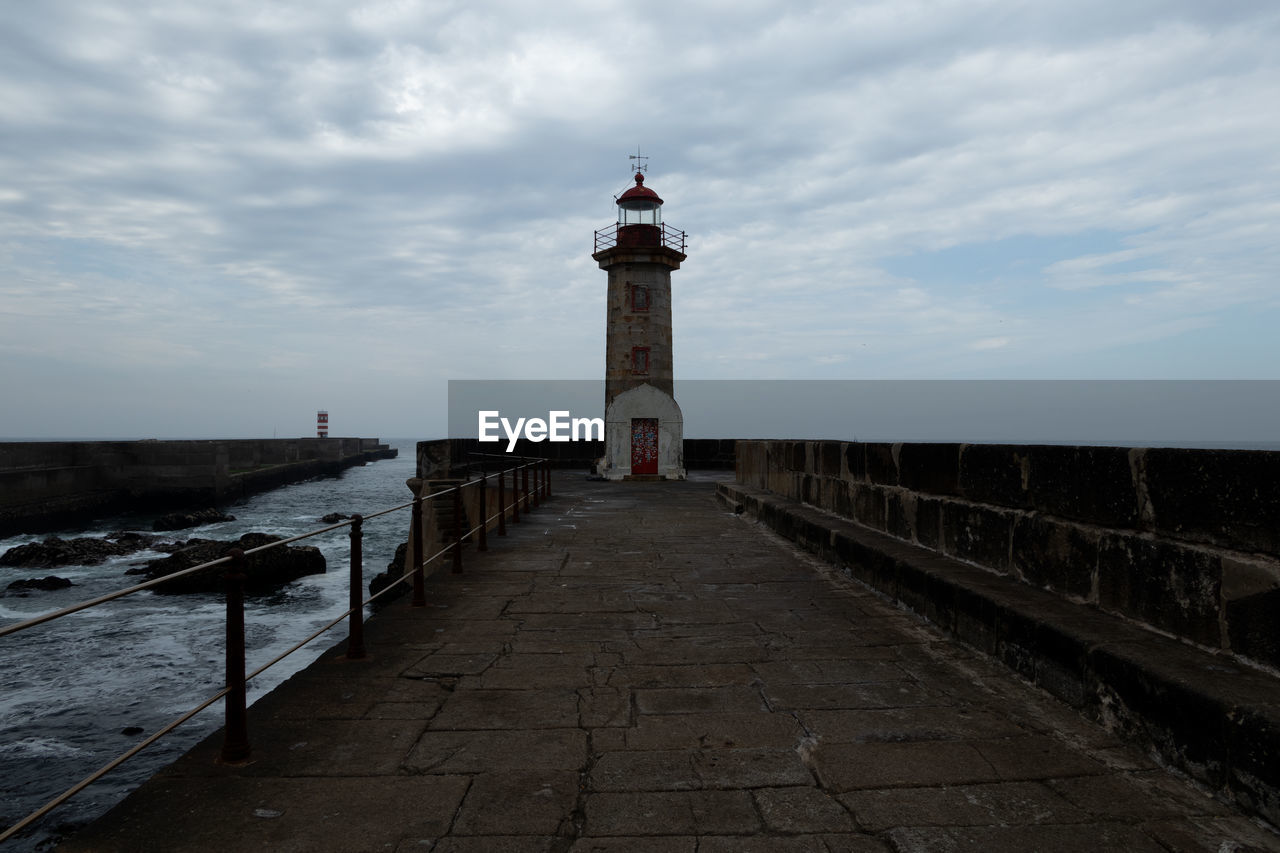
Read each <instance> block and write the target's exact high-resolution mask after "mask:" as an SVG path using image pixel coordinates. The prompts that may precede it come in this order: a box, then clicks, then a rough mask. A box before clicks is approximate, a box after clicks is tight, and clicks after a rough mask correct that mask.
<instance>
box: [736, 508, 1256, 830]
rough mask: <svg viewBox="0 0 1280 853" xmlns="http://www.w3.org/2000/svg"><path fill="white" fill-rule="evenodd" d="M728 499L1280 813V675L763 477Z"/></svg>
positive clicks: (1220, 788)
mask: <svg viewBox="0 0 1280 853" xmlns="http://www.w3.org/2000/svg"><path fill="white" fill-rule="evenodd" d="M717 494H718V496H719V498H720V499H721V500H722V501H724V502H725V503H727V504H728V505H730V506H732V507H733V508H734V509H735V510H737V511H742V512H745V513H747V514H748V515H749V516H750V517H752V518H754V519H756V520H758V521H760V522H761V523H763V524H765V525H767V526H768V527H770V528H772V529H773V530H775V531H776V532H777V533H778V534H780V535H782V536H783V537H785V538H786V539H789V540H791V541H793V542H794V543H795V544H796V545H798V546H799V547H801V548H803V549H805V550H807V551H809V552H811V553H814V554H816V555H818V556H820V557H823V558H825V559H827V560H830V561H832V562H834V563H836V564H837V565H838V566H839V567H840V568H841V569H842V570H844V571H845V572H847V573H848V574H849V575H850V576H852V577H853V578H855V579H857V580H859V581H861V582H863V583H865V584H867V585H868V586H870V587H872V588H873V589H875V590H877V591H879V592H880V593H882V594H884V595H885V596H887V597H888V598H890V599H892V600H894V601H896V602H897V603H898V604H899V605H901V606H903V607H905V608H907V609H909V610H911V611H913V612H914V613H916V614H918V615H919V616H921V617H922V618H924V619H925V620H927V621H928V622H930V623H932V624H934V625H936V626H937V627H938V628H940V629H942V630H944V631H946V632H947V633H948V634H950V635H951V636H954V637H955V638H957V639H958V640H960V641H961V642H964V643H966V644H967V645H969V646H971V647H973V648H976V649H978V650H979V651H982V652H984V653H985V654H987V655H989V656H991V657H993V658H995V659H996V660H999V661H1000V662H1002V663H1003V664H1005V665H1007V666H1008V667H1010V668H1011V669H1013V670H1014V671H1015V672H1017V673H1018V674H1019V675H1020V676H1022V677H1023V678H1025V679H1026V680H1028V681H1030V682H1032V683H1034V684H1035V685H1037V686H1039V687H1040V688H1042V689H1044V690H1045V691H1047V692H1049V693H1050V694H1052V695H1053V696H1055V697H1057V698H1058V699H1060V700H1062V701H1063V702H1065V703H1067V704H1068V705H1070V706H1072V707H1073V708H1075V709H1077V710H1078V711H1079V712H1081V713H1082V714H1084V715H1085V716H1087V717H1089V718H1090V719H1093V720H1095V721H1097V722H1099V723H1101V724H1102V725H1104V726H1105V727H1106V728H1107V729H1109V730H1111V731H1113V732H1115V733H1116V734H1118V735H1120V736H1122V737H1124V738H1125V739H1127V740H1129V741H1131V742H1134V743H1136V744H1138V745H1139V746H1141V747H1142V748H1144V749H1145V750H1147V751H1148V752H1149V753H1151V754H1152V755H1154V756H1155V757H1156V758H1158V760H1160V761H1163V762H1164V763H1166V764H1167V765H1169V766H1171V767H1174V768H1177V769H1178V770H1180V771H1182V772H1184V773H1186V774H1188V775H1189V776H1191V777H1192V778H1194V779H1196V780H1197V781H1199V782H1201V783H1202V784H1204V785H1206V786H1208V787H1209V788H1210V789H1212V790H1213V791H1214V792H1215V793H1216V794H1217V795H1218V796H1219V797H1221V798H1223V799H1226V800H1228V801H1232V802H1234V803H1236V804H1237V805H1238V806H1239V807H1240V808H1242V809H1244V810H1245V811H1247V812H1249V813H1250V814H1253V815H1256V816H1258V817H1260V818H1262V819H1264V820H1266V821H1269V822H1270V823H1272V824H1273V825H1280V761H1277V756H1280V680H1277V679H1276V678H1275V677H1274V676H1272V675H1269V674H1268V673H1265V672H1262V671H1258V670H1252V669H1248V668H1245V667H1243V666H1242V665H1240V664H1239V663H1238V662H1236V661H1234V660H1231V659H1229V658H1227V657H1225V656H1221V655H1215V654H1212V653H1211V652H1209V651H1206V650H1203V649H1200V648H1197V647H1195V646H1192V645H1190V644H1189V643H1185V642H1181V641H1179V640H1176V639H1173V638H1171V637H1166V636H1162V635H1160V634H1158V633H1156V632H1154V631H1152V630H1150V629H1147V628H1143V627H1139V626H1138V625H1135V624H1133V623H1131V622H1129V621H1126V620H1125V619H1123V618H1122V617H1119V616H1113V615H1110V614H1108V613H1105V612H1103V611H1101V610H1098V609H1096V608H1093V607H1090V606H1088V605H1083V604H1076V603H1073V602H1071V601H1069V600H1066V599H1064V598H1062V597H1061V596H1058V595H1055V594H1053V593H1050V592H1046V591H1043V590H1039V589H1036V588H1034V587H1031V586H1028V585H1027V584H1025V583H1022V582H1021V581H1018V580H1017V579H1015V578H1012V577H1006V576H1001V575H999V574H996V573H995V572H993V571H990V570H987V569H982V568H978V567H975V566H971V565H968V564H965V563H962V562H960V561H959V560H956V559H953V558H950V557H947V556H944V555H941V554H938V553H936V552H933V551H929V550H926V549H924V548H921V547H919V546H916V545H912V544H909V543H906V542H903V541H902V540H900V539H895V538H892V537H890V536H888V535H886V534H883V533H880V532H878V531H875V530H872V529H870V528H867V527H864V526H862V525H859V524H856V523H854V522H851V521H849V520H847V519H843V518H840V517H838V516H834V515H831V514H829V513H827V512H824V511H822V510H819V509H816V508H813V507H810V506H805V505H803V504H800V503H799V502H797V501H794V500H790V499H788V498H783V497H780V496H778V495H775V494H773V493H771V492H768V491H765V490H763V489H758V488H753V487H749V486H744V485H741V484H737V483H720V484H719V485H718V487H717Z"/></svg>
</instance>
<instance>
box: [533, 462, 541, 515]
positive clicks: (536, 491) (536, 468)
mask: <svg viewBox="0 0 1280 853" xmlns="http://www.w3.org/2000/svg"><path fill="white" fill-rule="evenodd" d="M533 505H534V506H535V507H539V506H542V465H541V463H538V462H535V463H533Z"/></svg>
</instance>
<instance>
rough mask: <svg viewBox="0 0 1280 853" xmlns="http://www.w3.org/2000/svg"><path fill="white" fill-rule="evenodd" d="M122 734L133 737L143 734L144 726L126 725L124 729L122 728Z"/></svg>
mask: <svg viewBox="0 0 1280 853" xmlns="http://www.w3.org/2000/svg"><path fill="white" fill-rule="evenodd" d="M120 734H122V735H128V736H129V737H133V736H134V735H140V734H142V726H125V727H124V728H123V729H121V730H120Z"/></svg>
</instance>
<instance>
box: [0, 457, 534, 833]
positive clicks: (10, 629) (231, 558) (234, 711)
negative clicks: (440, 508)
mask: <svg viewBox="0 0 1280 853" xmlns="http://www.w3.org/2000/svg"><path fill="white" fill-rule="evenodd" d="M477 455H480V454H477ZM485 455H497V454H485ZM506 458H508V459H511V458H512V457H510V456H507V457H506ZM515 458H519V459H523V460H526V461H525V462H524V464H522V465H516V466H512V467H510V468H506V469H503V470H501V471H499V472H497V474H496V476H498V477H500V478H505V476H506V475H507V474H508V473H510V474H511V475H512V483H513V486H514V484H515V481H516V477H515V473H516V472H517V471H522V472H523V473H524V475H525V489H524V492H525V494H524V498H523V500H525V501H526V511H528V509H529V508H530V505H529V504H528V502H529V501H530V500H531V496H530V494H529V492H528V470H529V468H531V467H537V469H538V470H542V471H544V472H545V473H544V476H543V480H542V486H541V489H542V490H543V492H544V494H545V496H546V497H550V476H549V474H550V466H549V463H548V461H547V460H545V459H539V458H538V457H524V456H522V457H515ZM488 476H489V475H488V474H487V473H485V474H482V476H481V478H480V479H479V480H470V479H469V480H468V481H467V482H464V483H460V484H459V485H456V486H450V487H447V488H445V489H441V490H440V491H438V492H433V493H432V494H430V495H415V497H414V499H413V500H412V501H409V502H406V503H403V504H399V505H398V506H394V507H389V508H387V509H382V510H378V511H377V512H373V513H369V514H368V515H361V514H359V513H357V514H355V515H353V516H352V517H351V518H350V519H347V520H345V521H341V522H338V523H336V524H331V525H328V526H326V527H322V528H318V529H316V530H312V531H310V532H307V533H302V534H299V535H297V536H292V537H290V538H288V539H281V540H278V541H276V542H270V543H268V544H266V545H260V546H258V547H256V548H252V549H249V550H247V551H239V549H235V550H233V552H232V554H231V555H228V556H224V557H219V558H218V559H216V560H210V561H209V562H206V563H201V564H200V565H198V566H192V567H190V568H187V569H182V570H180V571H177V572H173V573H171V574H168V575H165V576H163V577H160V578H154V579H152V580H150V581H146V582H145V583H141V584H136V585H135V586H132V587H128V588H126V589H122V590H117V591H115V592H113V593H108V594H107V595H102V596H99V597H97V598H94V599H91V600H89V601H83V602H80V603H78V604H75V605H72V606H70V607H65V608H62V609H61V610H57V611H54V612H52V613H46V614H44V615H42V616H38V617H35V618H33V619H28V620H25V621H23V622H18V623H15V624H13V625H9V626H6V627H4V628H0V637H3V636H7V635H9V634H14V633H17V632H19V631H23V630H26V629H28V628H33V627H35V626H37V625H40V624H43V623H45V622H50V621H52V620H54V619H58V618H61V617H63V616H68V615H70V614H72V613H77V612H79V611H81V610H86V609H88V608H90V607H95V606H97V605H99V604H105V603H106V602H108V601H113V600H115V599H117V598H123V597H124V596H126V595H131V594H133V593H135V592H141V591H143V590H146V589H150V588H152V587H154V586H157V585H159V584H162V583H165V582H167V581H171V580H174V579H177V578H181V577H185V576H187V575H190V574H193V573H194V572H198V571H201V570H204V569H209V568H213V567H215V566H219V565H223V564H228V563H230V564H233V567H232V571H231V572H230V573H229V577H228V580H229V581H231V576H232V574H233V573H234V572H235V570H236V563H237V561H239V562H240V564H243V560H244V558H246V557H247V556H249V555H251V554H256V553H258V552H260V551H266V550H267V549H269V548H274V547H279V546H283V545H288V544H289V543H290V542H297V541H299V540H301V539H308V538H310V537H312V536H318V535H320V534H322V533H328V532H329V531H332V530H337V529H339V528H342V527H352V529H353V533H352V538H353V548H352V553H351V558H352V559H351V574H352V586H353V592H352V599H353V601H354V600H355V599H357V598H359V596H357V595H356V594H355V592H354V589H355V587H356V584H357V579H360V580H361V581H362V579H363V565H362V563H363V559H362V557H361V551H360V548H359V547H358V546H357V545H356V542H357V541H358V540H357V536H361V535H362V531H363V523H364V521H366V520H368V519H371V518H377V517H379V516H383V515H387V514H389V513H392V512H396V511H398V510H402V509H406V508H408V507H413V508H414V509H415V512H414V524H413V525H412V528H413V529H415V530H417V531H418V532H419V534H420V524H419V520H418V516H419V514H420V510H421V503H422V501H423V500H429V499H434V498H437V497H440V496H441V495H447V494H449V493H451V492H456V493H457V495H458V496H459V497H460V496H461V492H462V489H464V488H466V487H467V486H470V485H472V484H473V483H480V484H481V486H480V488H481V489H483V488H484V485H483V483H484V482H485V480H486V479H487V477H488ZM535 482H536V477H535ZM513 491H514V500H513V501H512V503H510V504H505V503H503V500H502V498H500V499H499V507H498V512H497V513H496V514H495V515H492V516H488V517H487V518H484V519H483V520H481V522H480V524H479V525H477V526H473V527H471V528H470V529H469V530H467V531H466V532H465V533H464V532H462V531H455V536H454V541H453V542H451V543H450V544H449V545H447V546H446V547H444V548H441V549H440V550H439V551H437V552H436V553H435V554H432V555H431V556H430V557H428V558H427V559H425V560H421V561H420V562H417V564H416V565H415V566H414V567H413V568H412V569H410V570H409V571H407V572H405V573H404V574H402V575H401V576H400V577H398V578H396V579H395V580H393V581H392V582H390V583H388V584H387V585H386V587H384V588H383V589H381V590H379V591H378V592H376V593H374V594H372V595H370V596H369V597H368V598H365V599H364V600H363V601H361V602H360V603H359V605H353V606H352V607H349V608H348V609H347V610H346V611H344V612H343V613H342V614H341V615H339V616H338V617H336V618H335V619H333V620H332V621H330V622H328V623H327V624H325V625H324V626H323V627H321V628H319V629H317V630H316V631H314V632H312V633H311V634H310V635H308V636H307V637H306V638H305V639H303V640H301V641H299V642H298V643H296V644H294V645H293V646H292V647H290V648H289V649H288V650H286V651H284V652H282V653H281V654H279V655H276V656H275V657H274V658H272V659H271V660H269V661H267V662H266V663H264V664H262V665H261V666H259V667H258V668H257V669H255V670H253V672H250V673H248V674H245V671H244V658H243V650H244V645H243V624H244V623H243V613H241V616H240V620H239V624H240V629H241V637H240V646H239V650H240V658H239V661H238V669H239V673H238V676H239V677H238V679H237V678H236V675H237V673H236V672H235V661H233V660H232V657H231V655H230V654H229V655H228V661H227V669H228V674H227V686H226V687H224V688H223V689H222V690H220V691H218V692H217V693H215V694H214V695H213V696H211V697H209V698H208V699H206V700H204V701H203V702H201V703H200V704H199V705H197V706H196V707H194V708H192V709H191V710H189V711H187V712H186V713H185V714H183V715H182V716H180V717H178V718H177V719H176V720H174V721H173V722H171V723H169V724H168V725H166V726H164V727H163V728H161V729H159V730H158V731H156V732H155V733H154V734H152V735H150V736H149V737H147V738H146V739H145V740H143V741H142V742H140V743H138V744H136V745H134V746H133V747H131V748H130V749H128V750H126V751H125V752H124V753H122V754H121V755H119V756H117V757H116V758H114V759H112V760H111V761H109V762H108V763H107V764H105V765H103V766H102V767H100V768H99V769H98V770H96V771H94V772H93V773H91V774H90V775H89V776H86V777H85V778H84V779H82V780H80V781H79V782H77V783H76V784H75V785H73V786H72V787H71V788H68V789H67V790H66V791H64V792H63V793H61V794H59V795H58V796H57V797H54V798H53V799H52V800H50V801H49V802H47V803H45V804H44V805H43V806H41V807H40V808H39V809H37V810H36V811H34V812H32V813H31V814H29V815H27V816H26V817H24V818H23V819H22V820H20V821H18V822H17V823H15V824H13V825H12V826H9V827H7V828H6V829H4V830H2V831H0V843H2V842H4V841H7V840H9V839H10V838H13V837H14V836H16V835H17V834H18V833H20V832H21V831H22V830H24V829H26V828H27V827H29V826H30V825H31V824H32V823H34V822H35V821H37V820H39V819H40V818H42V817H44V816H45V815H46V814H48V813H49V812H50V811H52V810H53V809H55V808H57V807H58V806H60V805H62V804H63V803H65V802H66V801H67V800H69V799H71V798H72V797H74V796H75V795H76V794H78V793H80V792H81V791H83V790H84V789H85V788H87V787H88V786H89V785H91V784H93V783H94V782H96V781H97V780H98V779H100V778H102V777H103V776H105V775H106V774H107V773H109V772H111V771H112V770H114V769H115V768H117V767H119V766H120V765H121V764H123V763H124V762H125V761H128V760H129V759H130V758H132V757H133V756H135V755H137V754H138V753H140V752H142V750H144V749H146V748H147V747H148V746H150V745H151V744H153V743H155V742H156V741H158V740H159V739H160V738H161V737H163V736H164V735H166V734H168V733H169V732H171V731H173V730H174V729H176V728H177V727H178V726H180V725H182V724H183V723H185V722H187V721H188V720H190V719H191V718H193V717H195V716H196V715H197V714H199V713H200V712H201V711H204V710H205V709H206V708H208V707H209V706H211V705H213V704H214V703H215V702H217V701H218V700H219V699H224V698H228V697H230V696H232V695H234V694H236V693H237V691H238V695H239V697H240V701H241V705H240V707H238V708H233V707H231V706H230V705H228V707H227V728H228V729H230V728H231V727H232V718H233V716H237V717H238V718H239V719H238V722H239V724H240V728H241V729H242V730H243V728H244V716H245V710H246V709H245V706H244V702H243V699H244V685H245V684H247V683H248V682H249V681H251V680H253V679H254V678H257V677H258V676H259V675H261V674H262V673H264V672H266V671H267V670H268V669H270V668H271V667H273V666H275V665H276V664H278V663H279V662H280V661H282V660H284V659H285V658H286V657H288V656H289V655H291V654H293V653H294V652H296V651H298V650H299V649H301V648H303V647H304V646H306V645H307V644H309V643H311V642H312V641H313V640H315V639H316V638H318V637H319V636H321V635H322V634H325V633H327V632H328V631H331V630H332V629H333V628H334V627H336V626H337V625H338V624H339V623H340V622H342V621H343V620H344V619H348V618H349V619H350V620H351V625H352V628H351V633H350V635H349V642H348V657H350V658H352V659H361V658H364V657H365V655H364V650H363V640H362V639H361V640H360V646H359V653H358V654H356V643H357V639H356V638H357V636H361V637H362V633H363V631H362V628H363V616H364V608H365V607H367V606H368V605H369V604H371V603H372V602H373V601H375V600H376V599H378V598H380V597H382V596H383V595H386V594H387V593H389V592H391V591H392V590H393V589H396V588H397V587H398V586H399V585H400V584H402V583H406V582H408V581H413V582H414V584H415V593H416V592H417V589H418V584H419V583H420V579H421V576H422V570H423V569H424V568H425V567H426V566H427V565H429V564H430V563H432V562H434V561H435V560H437V559H439V558H440V557H442V556H443V555H445V554H448V553H451V552H452V553H453V554H454V559H455V566H456V565H458V564H459V561H460V558H461V550H460V546H461V543H462V539H463V537H465V536H470V535H472V534H473V533H475V532H476V531H477V529H483V528H485V527H486V526H487V525H488V523H489V522H490V521H492V520H493V519H494V518H495V517H498V518H500V519H505V517H506V511H507V510H508V509H511V510H512V518H513V520H514V521H518V520H519V515H518V513H519V505H520V502H521V499H522V498H521V494H520V489H519V487H514V488H513ZM500 494H501V492H500ZM483 512H484V510H483V506H482V509H481V514H482V515H483ZM505 533H506V530H505V527H504V525H503V524H502V523H501V521H500V523H499V534H500V535H505ZM416 559H420V548H419V551H418V556H417V557H416ZM457 570H459V569H457V568H455V571H457ZM239 578H240V580H239V581H238V582H239V583H242V582H243V576H239ZM233 586H234V583H232V584H229V587H228V595H227V598H228V605H229V607H228V611H229V614H228V622H230V621H231V619H230V604H231V602H232V600H233V599H234V600H237V601H239V606H240V608H241V610H243V601H242V600H241V599H240V597H239V596H240V590H239V589H238V588H236V589H234V592H235V593H236V595H235V596H233V595H232V592H233V588H232V587H233ZM416 604H417V601H416V595H415V605H416ZM357 621H358V622H359V623H360V625H361V630H360V631H357V630H356V628H355V625H356V623H357ZM245 749H246V750H247V743H246V744H245ZM223 755H224V757H225V756H226V755H227V743H226V742H224V745H223Z"/></svg>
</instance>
